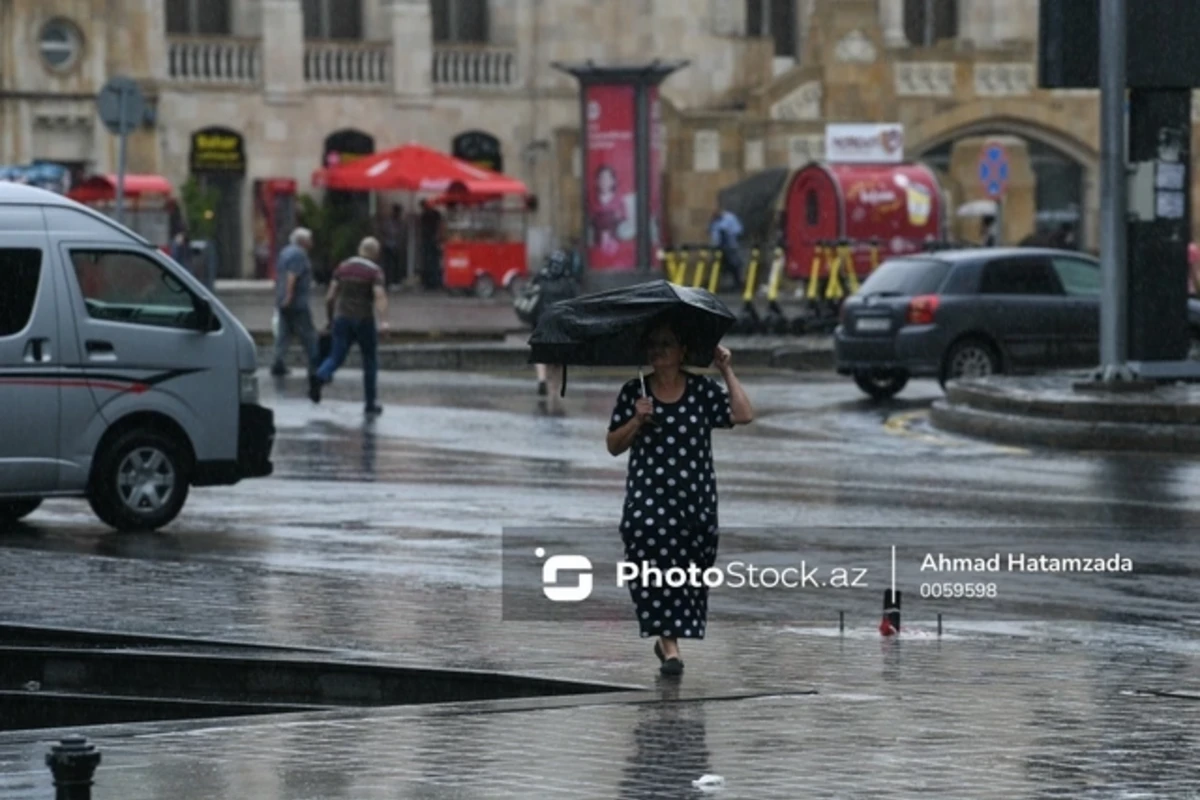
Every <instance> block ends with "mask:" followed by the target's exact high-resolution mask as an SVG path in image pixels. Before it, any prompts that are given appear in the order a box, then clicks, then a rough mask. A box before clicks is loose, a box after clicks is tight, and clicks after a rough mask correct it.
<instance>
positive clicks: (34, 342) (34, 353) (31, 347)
mask: <svg viewBox="0 0 1200 800" xmlns="http://www.w3.org/2000/svg"><path fill="white" fill-rule="evenodd" d="M49 344H50V340H49V339H46V338H37V339H30V340H29V341H28V342H27V343H26V344H25V360H26V361H31V362H33V363H35V364H40V363H42V362H43V361H49V360H50V354H49V353H47V352H46V349H47V348H46V346H47V345H49Z"/></svg>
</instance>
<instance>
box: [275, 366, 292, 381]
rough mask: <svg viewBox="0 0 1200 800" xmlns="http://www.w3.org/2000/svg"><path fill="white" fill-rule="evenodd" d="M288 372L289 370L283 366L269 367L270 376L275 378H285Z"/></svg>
mask: <svg viewBox="0 0 1200 800" xmlns="http://www.w3.org/2000/svg"><path fill="white" fill-rule="evenodd" d="M289 372H291V370H290V369H288V368H287V367H285V366H284V365H283V364H276V365H275V366H273V367H271V374H272V375H274V376H275V377H276V378H282V377H285V376H286V375H287V374H288V373H289Z"/></svg>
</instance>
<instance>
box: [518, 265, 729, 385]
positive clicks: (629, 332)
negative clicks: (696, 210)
mask: <svg viewBox="0 0 1200 800" xmlns="http://www.w3.org/2000/svg"><path fill="white" fill-rule="evenodd" d="M735 319H736V317H735V316H734V314H733V312H732V311H730V310H729V309H728V308H727V307H726V306H725V304H724V303H722V302H721V301H720V300H718V299H717V298H716V297H715V296H713V295H712V294H710V293H709V292H707V291H705V290H704V289H692V288H688V287H684V286H676V285H675V284H673V283H670V282H668V281H665V280H658V281H650V282H648V283H641V284H637V285H636V286H628V287H624V288H620V289H613V290H611V291H607V292H599V293H596V294H589V295H584V296H581V297H577V298H575V299H572V300H563V301H560V302H558V303H555V304H554V305H552V306H550V307H549V308H548V309H546V311H545V313H543V315H542V317H541V319H540V320H539V321H538V326H537V328H536V329H534V331H533V335H532V336H530V338H529V346H530V350H531V353H530V359H529V360H530V363H533V364H562V365H564V366H565V365H577V366H610V367H641V366H644V365H645V364H646V348H645V340H646V336H647V334H649V332H650V331H651V330H652V329H653V328H654V327H655V326H656V325H658V324H659V323H660V322H662V321H671V322H673V323H674V325H675V327H676V330H677V331H678V333H679V335H680V337H681V338H682V339H683V344H684V345H685V346H686V348H687V358H686V365H687V366H693V367H707V366H709V365H710V364H712V361H713V354H714V351H715V350H716V348H717V345H718V344H719V343H720V341H721V339H722V337H724V336H725V334H726V333H728V332H729V329H730V328H731V327H732V326H733V323H734V321H735ZM564 392H565V386H564Z"/></svg>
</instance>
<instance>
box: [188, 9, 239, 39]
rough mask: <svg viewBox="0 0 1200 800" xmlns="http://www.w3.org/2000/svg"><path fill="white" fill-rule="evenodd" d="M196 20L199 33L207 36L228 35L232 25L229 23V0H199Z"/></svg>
mask: <svg viewBox="0 0 1200 800" xmlns="http://www.w3.org/2000/svg"><path fill="white" fill-rule="evenodd" d="M196 13H197V15H198V16H199V19H197V20H196V26H197V31H196V32H197V33H200V34H204V35H206V36H228V35H229V33H230V30H231V29H232V26H231V25H230V24H229V0H197V2H196Z"/></svg>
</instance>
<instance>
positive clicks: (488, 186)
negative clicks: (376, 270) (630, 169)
mask: <svg viewBox="0 0 1200 800" xmlns="http://www.w3.org/2000/svg"><path fill="white" fill-rule="evenodd" d="M313 185H314V186H318V187H322V188H326V189H336V190H340V191H352V192H409V193H411V194H413V195H418V194H419V195H424V198H425V200H426V202H429V203H430V204H431V205H436V206H439V207H441V208H442V209H443V232H442V242H441V245H442V281H443V285H444V286H445V287H446V288H447V289H451V290H458V289H473V290H474V291H475V292H476V293H477V294H480V295H483V296H488V295H490V294H491V293H492V292H493V291H494V290H495V288H496V287H497V286H503V287H505V288H508V289H514V290H515V288H516V285H517V282H518V279H519V278H524V277H525V276H526V275H527V274H528V264H527V256H526V249H525V225H526V220H527V215H528V212H529V209H530V200H529V193H528V190H527V189H526V187H525V184H523V183H522V182H521V181H518V180H516V179H514V178H509V177H507V176H505V175H501V174H500V173H498V172H492V171H490V170H486V169H483V168H481V167H477V166H475V165H474V164H469V163H467V162H465V161H461V160H459V159H457V158H453V157H451V156H448V155H446V154H445V153H440V152H438V151H437V150H433V149H432V148H428V147H425V146H423V145H419V144H407V145H404V146H402V147H397V148H395V149H392V150H387V151H384V152H382V153H376V154H374V155H370V156H365V157H363V158H360V159H357V160H355V161H354V162H353V163H351V164H347V165H345V166H331V167H326V168H324V169H319V170H317V171H316V172H314V173H313ZM410 207H411V206H410ZM409 233H410V242H411V241H413V236H414V235H415V234H416V231H415V230H410V231H409ZM409 254H410V258H409V269H410V270H411V269H413V268H414V267H415V262H416V260H418V258H419V256H418V255H417V253H416V252H415V251H414V250H413V249H412V248H410V250H409Z"/></svg>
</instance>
